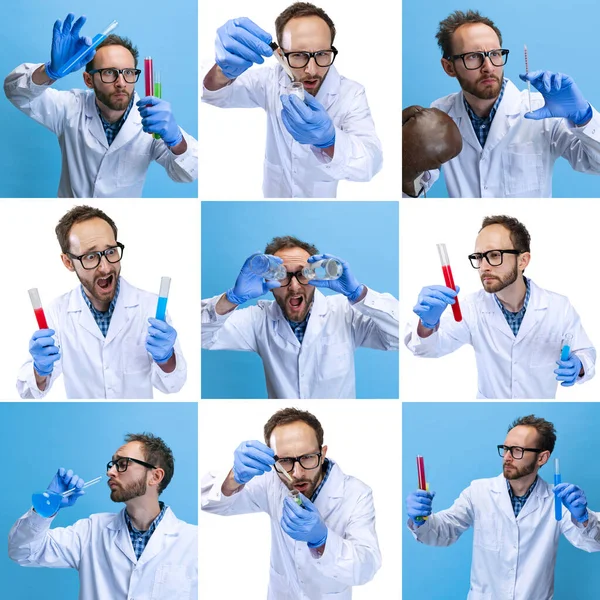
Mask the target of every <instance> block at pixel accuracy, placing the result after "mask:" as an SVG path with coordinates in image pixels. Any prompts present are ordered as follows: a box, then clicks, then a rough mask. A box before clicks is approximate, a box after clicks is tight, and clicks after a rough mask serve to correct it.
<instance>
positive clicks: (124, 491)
mask: <svg viewBox="0 0 600 600" xmlns="http://www.w3.org/2000/svg"><path fill="white" fill-rule="evenodd" d="M117 485H118V486H119V487H116V488H115V489H114V490H111V492H110V499H111V500H112V501H113V502H128V501H129V500H133V499H134V498H139V497H140V496H143V495H144V494H145V493H146V488H147V486H146V476H145V475H144V476H143V477H141V478H140V479H139V480H138V481H134V482H133V483H130V484H129V485H128V486H121V484H120V483H117Z"/></svg>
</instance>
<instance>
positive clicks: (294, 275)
mask: <svg viewBox="0 0 600 600" xmlns="http://www.w3.org/2000/svg"><path fill="white" fill-rule="evenodd" d="M298 275H302V277H304V274H303V273H302V271H301V270H300V271H296V272H295V273H290V272H289V271H286V279H287V278H288V277H289V279H290V280H289V282H288V283H286V284H285V285H283V284H281V285H280V286H279V287H288V285H291V283H292V279H293V278H294V277H295V278H296V281H297V282H298V283H299V284H300V285H308V282H309V281H310V279H306V277H305V279H306V283H302V282H301V281H300V280H299V279H298ZM279 281H280V282H281V281H285V279H280V280H279Z"/></svg>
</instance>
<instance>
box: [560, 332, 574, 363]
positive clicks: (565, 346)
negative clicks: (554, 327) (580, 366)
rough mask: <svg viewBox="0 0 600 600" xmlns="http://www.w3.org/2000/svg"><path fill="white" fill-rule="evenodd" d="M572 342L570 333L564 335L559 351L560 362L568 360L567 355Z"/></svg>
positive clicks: (569, 352)
mask: <svg viewBox="0 0 600 600" xmlns="http://www.w3.org/2000/svg"><path fill="white" fill-rule="evenodd" d="M572 341H573V334H572V333H565V337H564V338H563V342H562V343H563V345H562V348H561V350H560V360H569V355H570V354H571V342H572Z"/></svg>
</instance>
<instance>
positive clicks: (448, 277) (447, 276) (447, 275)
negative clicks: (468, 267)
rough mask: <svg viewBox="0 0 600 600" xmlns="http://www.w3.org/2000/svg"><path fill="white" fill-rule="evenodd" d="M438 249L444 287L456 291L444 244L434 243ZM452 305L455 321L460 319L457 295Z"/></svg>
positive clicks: (458, 321) (460, 313)
mask: <svg viewBox="0 0 600 600" xmlns="http://www.w3.org/2000/svg"><path fill="white" fill-rule="evenodd" d="M436 245H437V249H438V254H439V255H440V261H441V263H442V273H443V274H444V281H445V282H446V287H449V288H451V289H453V290H454V291H456V285H455V284H454V277H453V276H452V268H451V267H450V259H449V258H448V251H447V250H446V244H436ZM451 306H452V314H453V315H454V320H455V321H456V322H457V323H460V321H462V312H461V310H460V304H459V303H458V296H456V298H454V304H452V305H451Z"/></svg>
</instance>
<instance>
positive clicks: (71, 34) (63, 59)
mask: <svg viewBox="0 0 600 600" xmlns="http://www.w3.org/2000/svg"><path fill="white" fill-rule="evenodd" d="M74 18H75V15H74V14H73V13H69V14H68V15H67V18H66V19H65V22H64V25H63V24H62V23H61V21H60V19H59V20H58V21H56V23H54V29H53V31H52V49H51V51H50V60H49V61H48V62H47V63H46V64H45V65H44V66H45V68H46V75H48V77H50V79H60V78H61V77H64V76H65V75H68V74H69V73H74V72H75V71H79V69H82V68H83V67H85V65H87V63H89V62H90V60H92V59H93V58H94V55H95V54H96V50H91V51H90V52H87V53H86V54H84V55H83V57H82V59H81V60H80V61H79V62H77V63H75V65H74V66H73V68H71V69H69V70H68V71H67V72H66V73H62V74H61V75H59V74H58V72H59V71H60V69H61V68H62V67H63V66H64V65H66V64H67V63H68V62H69V60H70V59H71V58H73V56H75V54H77V53H78V52H79V51H80V50H81V49H82V48H86V47H89V46H91V45H92V38H90V37H88V36H80V35H79V32H80V31H81V28H82V27H83V24H84V23H85V21H86V18H85V17H79V19H77V21H75V25H73V27H71V25H72V24H73V19H74Z"/></svg>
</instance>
